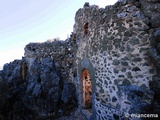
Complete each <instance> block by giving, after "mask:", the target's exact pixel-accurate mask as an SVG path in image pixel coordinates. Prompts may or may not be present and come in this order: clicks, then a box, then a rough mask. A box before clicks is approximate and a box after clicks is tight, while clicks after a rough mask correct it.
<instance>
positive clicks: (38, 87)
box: [0, 57, 77, 120]
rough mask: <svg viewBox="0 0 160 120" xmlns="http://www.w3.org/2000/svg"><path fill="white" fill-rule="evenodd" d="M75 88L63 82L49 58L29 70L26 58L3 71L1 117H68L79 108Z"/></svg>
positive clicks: (27, 119)
mask: <svg viewBox="0 0 160 120" xmlns="http://www.w3.org/2000/svg"><path fill="white" fill-rule="evenodd" d="M24 65H25V66H24ZM27 68H28V69H27ZM24 69H25V70H24ZM24 72H26V73H24ZM75 89H76V88H75V86H74V85H73V84H72V83H66V82H64V81H63V80H62V79H61V76H60V73H59V74H57V70H56V67H55V63H54V62H53V61H52V60H51V58H49V57H47V58H43V59H42V61H41V62H38V61H35V62H33V63H32V65H31V66H30V67H27V66H26V61H25V59H22V60H15V61H13V62H12V63H9V64H5V65H4V67H3V71H1V72H0V95H1V96H0V117H1V119H2V120H3V119H5V120H6V119H7V120H13V119H14V120H22V119H26V120H29V119H30V120H32V119H35V120H36V119H37V120H39V119H50V118H58V117H61V116H64V115H69V114H70V112H72V111H73V110H74V109H75V108H76V106H77V98H76V92H75Z"/></svg>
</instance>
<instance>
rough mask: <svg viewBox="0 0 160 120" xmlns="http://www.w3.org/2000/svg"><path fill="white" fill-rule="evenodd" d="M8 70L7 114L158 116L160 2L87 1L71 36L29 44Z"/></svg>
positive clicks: (79, 119)
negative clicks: (100, 4) (106, 3)
mask: <svg viewBox="0 0 160 120" xmlns="http://www.w3.org/2000/svg"><path fill="white" fill-rule="evenodd" d="M15 66H16V67H15ZM0 76H1V77H0V83H1V84H3V87H4V89H6V91H5V92H7V95H8V96H9V97H8V96H6V95H5V94H6V93H5V94H4V91H3V90H4V89H3V90H0V91H1V92H0V93H1V98H0V101H4V100H5V101H6V103H4V102H1V105H0V117H1V118H3V119H4V118H7V119H13V118H14V119H22V118H23V117H24V116H25V115H28V116H27V117H26V116H25V117H24V118H25V119H37V120H39V119H60V120H63V119H64V120H65V119H73V120H83V119H84V120H87V119H88V120H127V119H128V120H132V119H136V120H137V119H144V118H143V117H135V118H133V117H132V116H130V115H131V114H154V115H155V116H152V117H154V119H156V118H158V117H160V94H159V90H160V1H159V0H120V1H118V2H117V3H116V4H115V5H113V6H106V7H105V8H99V7H98V6H96V5H89V3H85V4H84V7H83V8H80V9H79V10H78V11H77V12H76V15H75V24H74V30H73V32H72V34H71V35H70V38H68V39H66V40H65V41H60V40H55V41H47V42H44V43H30V44H28V45H26V47H25V56H24V58H23V59H22V60H19V61H17V60H16V61H14V62H12V63H9V64H5V65H4V67H3V70H2V71H0ZM1 84H0V85H1ZM17 88H18V90H17ZM1 89H2V88H1ZM22 91H23V92H22ZM13 98H17V99H16V100H14V101H13ZM11 99H12V100H11ZM17 101H18V102H17ZM7 102H8V103H7ZM17 104H21V107H22V108H20V107H18V105H17ZM11 106H12V110H10V109H8V108H7V107H11ZM4 108H5V109H4ZM2 109H3V110H2ZM16 109H19V111H15V110H16ZM23 109H24V111H23ZM5 112H8V114H6V113H5ZM15 114H16V115H15ZM68 115H69V117H67V116H68ZM6 116H8V117H6ZM62 116H64V117H62ZM65 116H66V117H65Z"/></svg>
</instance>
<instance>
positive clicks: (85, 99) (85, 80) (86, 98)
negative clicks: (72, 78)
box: [81, 69, 92, 109]
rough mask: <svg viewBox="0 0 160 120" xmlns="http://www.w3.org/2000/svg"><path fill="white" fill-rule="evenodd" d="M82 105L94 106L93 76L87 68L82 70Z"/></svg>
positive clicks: (85, 107)
mask: <svg viewBox="0 0 160 120" xmlns="http://www.w3.org/2000/svg"><path fill="white" fill-rule="evenodd" d="M81 78H82V91H83V93H82V107H83V108H84V109H91V108H92V84H91V77H90V74H89V72H88V70H87V69H84V70H83V71H82V75H81Z"/></svg>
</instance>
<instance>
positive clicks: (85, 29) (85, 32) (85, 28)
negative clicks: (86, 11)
mask: <svg viewBox="0 0 160 120" xmlns="http://www.w3.org/2000/svg"><path fill="white" fill-rule="evenodd" d="M83 28H84V34H85V35H86V34H88V22H87V23H85V24H84V26H83Z"/></svg>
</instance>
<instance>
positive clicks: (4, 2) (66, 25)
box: [0, 0, 117, 67]
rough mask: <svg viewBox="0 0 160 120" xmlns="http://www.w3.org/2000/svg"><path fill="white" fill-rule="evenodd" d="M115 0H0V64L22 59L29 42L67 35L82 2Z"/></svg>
mask: <svg viewBox="0 0 160 120" xmlns="http://www.w3.org/2000/svg"><path fill="white" fill-rule="evenodd" d="M116 1H117V0H0V67H1V66H3V64H4V63H8V62H10V61H13V60H14V59H21V58H22V56H23V54H24V47H25V45H26V44H28V43H30V42H44V41H46V40H47V39H53V38H57V37H59V38H60V39H64V40H65V38H67V35H70V33H71V32H72V31H73V25H74V17H75V13H76V11H77V10H78V9H79V8H82V7H83V5H84V3H85V2H89V3H90V5H93V4H96V5H99V6H100V7H104V6H106V5H110V4H114V3H115V2H116Z"/></svg>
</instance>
